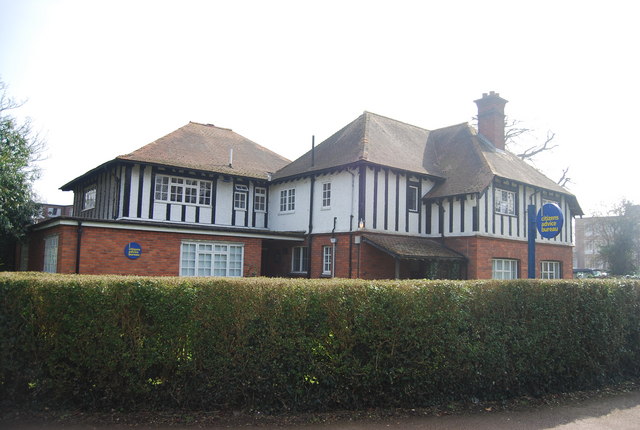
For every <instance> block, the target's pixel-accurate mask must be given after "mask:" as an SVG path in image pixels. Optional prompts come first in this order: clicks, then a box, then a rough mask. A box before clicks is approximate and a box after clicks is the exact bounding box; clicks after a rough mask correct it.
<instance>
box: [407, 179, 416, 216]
mask: <svg viewBox="0 0 640 430" xmlns="http://www.w3.org/2000/svg"><path fill="white" fill-rule="evenodd" d="M407 209H408V210H410V211H412V212H417V211H418V187H417V186H416V185H409V188H408V189H407Z"/></svg>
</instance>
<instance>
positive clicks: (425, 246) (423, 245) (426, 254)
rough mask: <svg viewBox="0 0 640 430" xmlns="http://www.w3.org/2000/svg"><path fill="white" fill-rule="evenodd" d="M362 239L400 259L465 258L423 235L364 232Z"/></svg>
mask: <svg viewBox="0 0 640 430" xmlns="http://www.w3.org/2000/svg"><path fill="white" fill-rule="evenodd" d="M362 240H363V241H364V242H365V243H369V244H370V245H372V246H374V247H376V248H378V249H380V250H381V251H383V252H386V253H387V254H389V255H391V256H393V257H394V258H398V259H400V260H466V257H465V256H464V255H462V254H460V253H458V252H456V251H454V250H452V249H450V248H447V247H446V246H444V245H441V244H440V243H438V242H436V241H435V240H432V239H427V238H424V237H416V236H400V235H390V234H374V233H366V234H363V235H362Z"/></svg>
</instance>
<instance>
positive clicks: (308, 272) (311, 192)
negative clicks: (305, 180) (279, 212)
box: [307, 176, 316, 278]
mask: <svg viewBox="0 0 640 430" xmlns="http://www.w3.org/2000/svg"><path fill="white" fill-rule="evenodd" d="M310 179H311V190H310V192H309V231H308V233H307V246H308V249H309V251H308V252H307V259H308V261H309V266H308V267H307V278H311V262H312V258H311V242H312V237H311V232H312V231H313V189H314V188H315V182H316V178H315V176H311V178H310Z"/></svg>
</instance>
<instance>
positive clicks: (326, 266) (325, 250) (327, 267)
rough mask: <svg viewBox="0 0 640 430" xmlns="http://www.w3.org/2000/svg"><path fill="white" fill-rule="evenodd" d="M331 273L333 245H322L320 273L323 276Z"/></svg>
mask: <svg viewBox="0 0 640 430" xmlns="http://www.w3.org/2000/svg"><path fill="white" fill-rule="evenodd" d="M332 273H333V247H331V246H323V247H322V274H323V275H324V276H328V275H331V274H332Z"/></svg>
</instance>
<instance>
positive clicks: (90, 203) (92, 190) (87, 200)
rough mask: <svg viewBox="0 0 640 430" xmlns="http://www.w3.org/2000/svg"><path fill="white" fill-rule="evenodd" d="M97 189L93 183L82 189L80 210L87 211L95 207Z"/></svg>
mask: <svg viewBox="0 0 640 430" xmlns="http://www.w3.org/2000/svg"><path fill="white" fill-rule="evenodd" d="M97 193H98V191H97V188H96V186H95V185H91V186H90V187H87V188H86V189H85V190H84V194H83V196H82V210H83V211H88V210H90V209H94V208H95V207H96V195H97Z"/></svg>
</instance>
